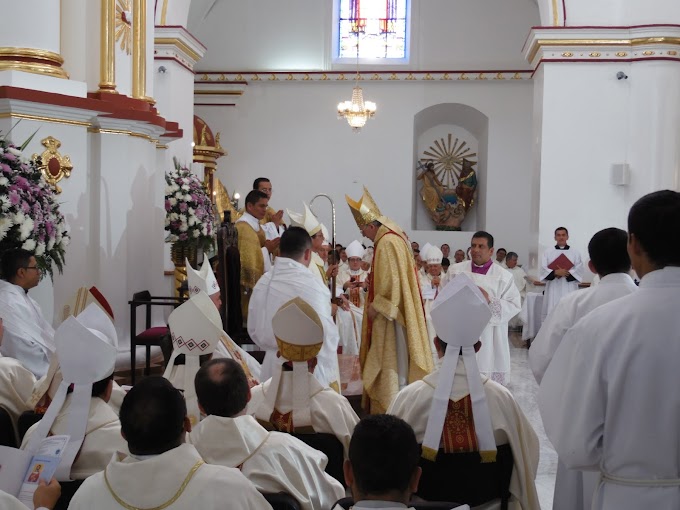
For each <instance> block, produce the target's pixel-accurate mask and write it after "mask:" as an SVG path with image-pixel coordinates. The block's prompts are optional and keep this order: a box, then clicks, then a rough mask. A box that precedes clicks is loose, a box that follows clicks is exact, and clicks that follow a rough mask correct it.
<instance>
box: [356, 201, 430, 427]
mask: <svg viewBox="0 0 680 510" xmlns="http://www.w3.org/2000/svg"><path fill="white" fill-rule="evenodd" d="M346 198H347V202H348V204H349V206H350V209H352V213H353V214H354V219H355V220H356V222H357V224H358V225H359V227H360V228H361V227H362V226H364V225H366V224H368V223H370V222H372V221H374V220H377V221H379V222H380V223H382V225H381V226H380V228H379V229H378V232H377V235H376V237H375V239H374V241H373V243H374V252H373V263H372V265H371V268H372V269H371V271H372V272H371V279H370V286H369V289H368V296H367V297H366V302H365V308H364V321H363V325H362V332H361V352H360V360H361V370H362V380H363V383H364V395H363V402H362V404H363V406H364V408H365V409H367V410H368V411H369V412H370V413H371V414H381V413H385V412H386V411H387V408H388V407H389V406H390V404H391V402H392V400H393V399H394V397H395V396H396V394H397V393H398V392H399V389H400V388H399V373H398V359H397V328H402V329H401V331H403V333H404V336H405V340H406V355H407V356H408V370H407V374H405V375H406V380H407V383H408V384H411V383H412V382H415V381H418V380H420V379H422V378H423V377H425V376H426V375H427V374H429V373H430V372H432V370H433V369H434V363H433V361H432V353H431V350H430V343H429V337H428V334H427V326H426V323H425V312H424V310H423V302H422V299H421V297H420V284H419V280H418V275H417V272H416V268H415V263H414V260H413V256H412V252H411V248H410V244H409V242H408V239H407V237H406V234H404V232H403V231H402V230H401V228H399V227H398V226H397V225H396V224H395V223H394V222H393V221H392V220H390V219H389V218H386V217H384V216H382V215H381V214H380V211H379V210H378V208H377V206H376V205H375V202H373V199H372V197H371V195H370V194H369V193H368V190H366V189H365V188H364V196H363V197H362V198H361V200H360V201H359V202H358V203H357V202H355V201H353V200H351V199H350V198H349V197H346ZM371 305H373V307H374V308H375V310H376V311H377V312H378V314H377V315H376V316H375V318H374V319H373V320H370V319H369V318H368V317H369V314H368V309H369V307H370V306H371Z"/></svg>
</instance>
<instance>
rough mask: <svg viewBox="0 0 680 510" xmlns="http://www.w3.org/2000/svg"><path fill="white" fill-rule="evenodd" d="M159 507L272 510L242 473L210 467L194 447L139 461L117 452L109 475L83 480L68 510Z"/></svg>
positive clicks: (206, 509)
mask: <svg viewBox="0 0 680 510" xmlns="http://www.w3.org/2000/svg"><path fill="white" fill-rule="evenodd" d="M159 507H160V508H166V509H168V510H186V509H190V508H195V509H201V510H222V509H225V508H234V509H236V508H238V509H244V510H271V506H270V505H269V503H267V500H266V499H264V497H263V496H262V495H261V494H260V493H259V492H258V491H257V489H256V488H255V486H254V485H253V484H252V483H250V482H249V481H248V479H247V478H246V477H245V476H243V474H242V473H241V472H240V471H239V470H238V469H234V468H228V467H224V466H215V465H212V464H206V463H205V461H204V460H203V459H202V458H201V456H200V455H199V454H198V452H197V451H196V448H195V447H194V446H193V445H190V444H183V445H181V446H178V447H177V448H173V449H172V450H168V451H167V452H165V453H162V454H160V455H153V456H145V457H143V458H140V459H137V458H135V457H133V456H132V455H125V454H123V453H120V452H118V453H116V454H115V455H114V457H113V458H112V459H111V462H110V463H109V464H108V466H107V467H106V470H105V471H102V472H99V473H97V474H95V475H93V476H91V477H89V478H88V479H87V480H85V482H83V485H81V487H80V489H78V491H77V492H76V494H75V496H73V499H72V500H71V504H70V505H69V510H92V509H97V510H121V508H159Z"/></svg>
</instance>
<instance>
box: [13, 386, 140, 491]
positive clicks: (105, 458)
mask: <svg viewBox="0 0 680 510" xmlns="http://www.w3.org/2000/svg"><path fill="white" fill-rule="evenodd" d="M70 405H71V395H69V396H67V397H66V402H64V406H63V407H62V408H61V411H60V412H59V414H58V415H57V418H56V420H55V421H54V424H53V425H52V429H51V430H50V433H51V434H54V435H62V434H65V435H68V434H69V427H68V417H69V408H70ZM37 427H38V424H37V423H36V424H34V425H33V426H32V427H31V428H29V429H28V431H27V432H26V435H25V436H24V439H23V442H22V444H21V448H22V449H24V448H26V446H27V445H28V440H29V438H30V437H31V436H32V435H33V433H34V432H35V429H36V428H37ZM116 451H123V452H127V443H126V442H125V439H123V436H121V434H120V421H119V420H118V416H117V415H116V413H115V412H114V411H113V409H111V407H110V406H109V405H108V404H107V403H106V402H104V401H103V400H102V399H100V398H98V397H92V399H91V401H90V414H89V416H88V419H87V428H86V430H85V439H84V441H83V445H82V446H81V447H80V451H79V452H78V457H77V458H76V461H75V462H74V463H73V466H71V478H72V479H73V480H83V479H85V478H87V477H89V476H92V475H93V474H95V473H98V472H99V471H101V470H103V469H104V468H105V467H106V466H107V464H108V463H109V461H110V460H111V456H112V455H113V454H114V453H115V452H116Z"/></svg>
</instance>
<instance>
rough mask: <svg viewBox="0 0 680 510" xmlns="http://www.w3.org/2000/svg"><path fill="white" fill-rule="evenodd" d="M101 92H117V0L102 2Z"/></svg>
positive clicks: (100, 37) (104, 0)
mask: <svg viewBox="0 0 680 510" xmlns="http://www.w3.org/2000/svg"><path fill="white" fill-rule="evenodd" d="M99 92H108V93H110V94H117V92H116V0H101V17H100V36H99Z"/></svg>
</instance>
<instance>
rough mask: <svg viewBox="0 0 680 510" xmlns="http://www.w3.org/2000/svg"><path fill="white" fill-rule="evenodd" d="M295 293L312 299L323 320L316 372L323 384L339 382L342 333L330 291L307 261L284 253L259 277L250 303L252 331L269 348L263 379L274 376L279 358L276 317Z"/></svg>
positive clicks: (307, 299)
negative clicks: (337, 323) (339, 351)
mask: <svg viewBox="0 0 680 510" xmlns="http://www.w3.org/2000/svg"><path fill="white" fill-rule="evenodd" d="M294 297H301V298H302V299H304V300H305V301H306V302H307V303H309V304H310V306H312V308H314V310H315V311H316V312H317V313H318V314H319V317H320V318H321V320H322V322H323V329H324V341H323V347H322V348H321V352H320V353H319V355H318V356H317V359H318V364H317V366H316V369H315V370H314V376H315V377H316V378H317V379H318V381H319V382H320V383H321V384H322V385H323V386H329V385H331V384H334V385H338V384H339V381H340V375H339V370H338V354H337V351H338V342H339V334H338V328H337V326H336V325H335V323H334V322H333V317H332V316H331V295H330V291H329V290H328V288H326V287H325V286H324V285H323V284H322V283H321V282H320V281H319V279H318V278H317V277H315V276H314V275H313V274H312V273H311V271H310V270H309V269H308V268H307V267H305V266H304V264H301V263H300V262H297V261H295V260H293V259H290V258H287V257H282V256H279V257H277V258H276V260H275V261H274V266H273V267H272V270H271V271H269V272H267V273H265V274H264V275H262V278H260V279H259V280H258V282H257V284H256V285H255V288H254V289H253V294H252V296H251V297H250V304H249V306H248V334H249V335H250V338H251V339H252V340H253V342H254V343H255V344H256V345H257V346H258V347H260V349H262V350H263V351H265V352H266V354H265V358H264V362H263V363H262V372H261V377H260V380H261V381H266V380H267V379H269V378H270V377H271V376H272V371H273V366H274V363H276V362H277V359H276V353H277V351H278V346H277V344H276V338H274V333H273V332H272V324H271V323H272V317H273V316H274V314H275V313H276V312H277V311H278V309H279V308H280V307H281V305H283V304H284V303H286V302H287V301H290V299H292V298H294ZM338 389H339V386H338Z"/></svg>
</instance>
